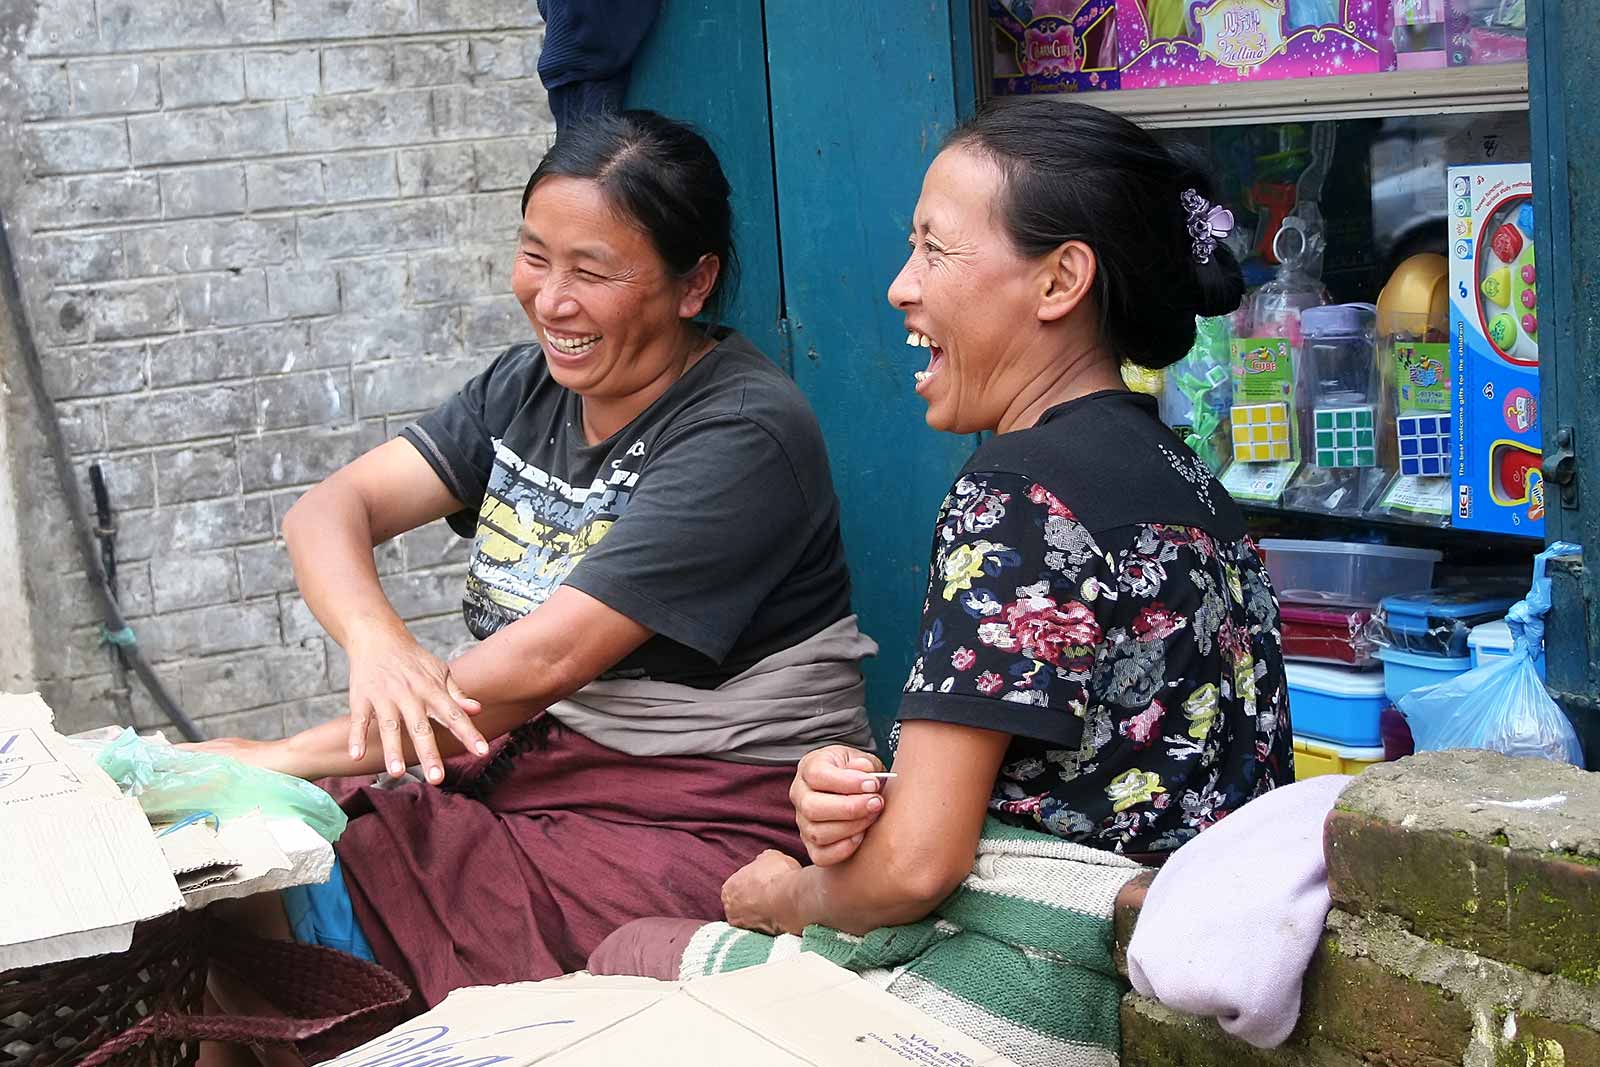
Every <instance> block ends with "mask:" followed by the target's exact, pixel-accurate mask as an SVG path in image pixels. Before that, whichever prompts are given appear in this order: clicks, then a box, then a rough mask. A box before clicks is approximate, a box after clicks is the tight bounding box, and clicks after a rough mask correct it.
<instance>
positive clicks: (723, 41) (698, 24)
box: [627, 0, 794, 373]
mask: <svg viewBox="0 0 1600 1067" xmlns="http://www.w3.org/2000/svg"><path fill="white" fill-rule="evenodd" d="M627 105H628V106H629V107H643V108H650V109H651V110H654V111H659V112H661V113H662V114H663V115H669V116H671V117H672V118H677V119H684V120H686V121H688V122H692V123H694V125H695V126H696V127H697V128H698V129H699V130H700V132H701V133H703V134H705V136H706V139H707V140H708V141H710V142H711V146H712V147H713V148H714V149H716V152H717V156H718V157H719V158H720V159H721V160H722V168H723V170H724V171H725V172H726V173H727V175H728V184H729V185H731V186H732V187H733V230H734V232H733V244H734V251H735V254H736V255H737V256H738V259H739V273H740V278H739V286H738V290H737V292H735V293H734V294H733V298H732V300H731V301H730V302H729V304H728V306H727V308H726V309H725V311H724V313H723V315H722V318H723V321H725V322H728V323H731V324H733V325H735V326H737V327H738V328H739V329H740V330H742V331H743V332H744V333H745V335H746V336H748V337H749V338H750V339H751V340H752V341H754V342H755V343H756V346H757V347H758V348H760V349H761V351H763V352H765V353H766V354H767V355H769V356H771V357H772V358H773V359H774V360H775V361H777V362H778V363H779V364H780V365H781V366H782V367H783V369H784V370H786V371H790V372H791V373H792V372H793V369H794V368H793V365H792V362H791V356H790V353H789V348H788V344H787V340H786V337H785V335H784V332H783V284H782V277H781V273H780V272H781V264H780V262H779V258H778V209H777V201H776V197H777V191H776V189H774V187H773V180H772V122H771V107H770V106H769V102H768V99H767V50H766V27H765V21H764V19H763V17H762V4H761V0H667V2H666V3H663V4H662V8H661V13H660V15H659V16H658V17H657V18H656V22H655V25H654V26H653V27H651V30H650V33H649V35H648V36H647V37H646V38H645V41H644V45H643V46H642V47H641V48H640V50H639V55H638V57H637V58H636V59H635V60H634V64H633V77H632V79H631V81H630V83H629V87H628V98H627Z"/></svg>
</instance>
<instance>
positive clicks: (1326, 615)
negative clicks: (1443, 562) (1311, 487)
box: [1261, 540, 1439, 778]
mask: <svg viewBox="0 0 1600 1067" xmlns="http://www.w3.org/2000/svg"><path fill="white" fill-rule="evenodd" d="M1261 548H1262V551H1263V552H1265V553H1266V557H1267V571H1268V573H1270V574H1271V576H1272V584H1273V586H1274V588H1275V589H1276V591H1277V594H1278V601H1279V604H1280V606H1281V608H1282V631H1283V650H1284V658H1285V659H1286V660H1288V663H1287V664H1286V669H1287V673H1288V679H1289V718H1290V721H1291V722H1292V723H1293V724H1294V737H1295V740H1294V750H1295V773H1296V775H1297V776H1298V777H1300V778H1311V777H1314V776H1316V775H1319V774H1358V773H1360V772H1361V770H1363V769H1364V768H1366V767H1370V766H1371V765H1372V764H1374V763H1381V762H1382V761H1383V760H1384V758H1385V755H1384V737H1383V723H1382V720H1383V717H1384V712H1385V710H1386V709H1387V708H1388V706H1389V697H1388V694H1387V692H1386V691H1385V687H1384V672H1383V671H1382V670H1379V669H1378V668H1379V667H1381V666H1382V664H1381V663H1380V662H1379V660H1378V659H1377V653H1378V652H1379V649H1378V648H1377V646H1376V645H1375V644H1374V643H1373V641H1372V639H1371V636H1370V630H1371V627H1370V626H1369V625H1368V624H1369V622H1370V620H1371V618H1372V615H1373V612H1374V611H1375V610H1376V609H1377V608H1378V605H1379V604H1380V603H1381V602H1382V601H1383V599H1384V598H1385V597H1387V596H1391V595H1393V594H1396V593H1401V592H1407V591H1411V590H1415V589H1426V588H1428V587H1429V586H1431V585H1432V584H1433V567H1434V564H1436V563H1437V562H1438V561H1439V553H1438V552H1434V551H1432V550H1430V549H1418V548H1397V547H1392V546H1389V545H1364V544H1349V543H1345V542H1340V541H1291V540H1265V541H1262V542H1261Z"/></svg>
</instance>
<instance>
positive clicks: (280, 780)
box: [95, 730, 346, 844]
mask: <svg viewBox="0 0 1600 1067" xmlns="http://www.w3.org/2000/svg"><path fill="white" fill-rule="evenodd" d="M95 762H96V763H98V764H99V765H100V769H101V770H103V771H105V772H106V773H107V774H109V775H110V776H111V778H112V780H113V781H115V782H116V783H117V785H118V786H119V787H120V788H121V789H122V791H123V793H125V794H127V795H128V796H131V797H135V798H137V799H138V801H139V806H140V807H141V808H143V809H144V813H145V815H146V816H148V817H149V819H150V821H151V822H156V823H161V822H177V821H178V820H179V819H183V818H186V817H188V816H191V815H196V814H199V813H201V812H210V813H211V814H213V815H215V816H216V817H217V818H219V819H222V820H227V819H232V818H237V817H239V816H241V815H248V814H250V813H251V812H254V811H259V812H261V814H263V815H286V816H293V817H294V818H297V819H299V820H300V821H301V822H304V823H305V824H306V825H307V826H309V827H311V828H312V829H313V830H315V831H316V832H317V833H318V834H320V835H322V837H323V839H324V840H326V841H327V842H328V843H329V844H332V843H333V842H335V841H337V840H339V835H340V834H342V833H344V825H345V821H346V820H345V817H344V812H342V811H340V810H339V805H338V804H336V803H334V800H333V798H332V797H330V796H329V795H328V794H327V793H325V792H323V791H322V790H321V789H318V788H317V787H316V786H314V785H312V784H311V783H310V782H306V781H302V780H301V779H299V778H292V777H290V776H289V775H287V774H279V773H278V772H277V771H268V770H263V769H262V768H260V767H252V766H250V765H249V764H245V763H240V762H239V761H238V760H236V759H231V758H229V757H227V756H218V755H214V754H212V753H209V752H190V751H186V750H184V749H180V748H174V747H172V746H171V745H167V744H161V743H158V742H152V741H146V740H145V739H144V738H142V737H140V736H139V735H138V734H136V733H134V732H133V731H132V730H123V731H122V733H120V734H118V735H117V738H116V740H114V741H112V742H111V743H110V744H108V745H106V746H105V747H104V748H103V749H101V750H100V752H99V753H98V754H97V755H96V756H95Z"/></svg>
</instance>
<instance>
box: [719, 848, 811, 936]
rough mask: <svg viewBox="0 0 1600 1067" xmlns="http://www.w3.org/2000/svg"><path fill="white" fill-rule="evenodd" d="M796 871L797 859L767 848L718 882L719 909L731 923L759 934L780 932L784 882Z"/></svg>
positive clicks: (781, 927) (797, 868)
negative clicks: (720, 897) (720, 908)
mask: <svg viewBox="0 0 1600 1067" xmlns="http://www.w3.org/2000/svg"><path fill="white" fill-rule="evenodd" d="M798 870H800V861H799V860H796V859H795V858H794V857H792V856H785V855H784V854H783V853H782V852H775V851H773V850H772V849H768V850H767V851H765V852H763V853H762V854H761V855H759V856H757V857H756V858H755V859H753V860H751V861H750V862H749V863H747V864H745V865H744V866H743V867H741V868H740V869H739V870H737V871H735V872H734V873H733V875H732V876H731V877H730V878H729V879H728V880H727V881H726V882H723V883H722V911H723V914H724V915H726V916H727V918H728V923H729V925H731V926H737V927H739V928H740V929H742V930H756V931H758V932H760V933H763V934H781V933H783V932H784V929H783V924H782V922H781V920H780V919H779V911H780V906H781V902H782V900H783V896H784V883H785V882H787V880H788V879H789V878H791V877H792V876H793V875H794V873H795V872H796V871H798Z"/></svg>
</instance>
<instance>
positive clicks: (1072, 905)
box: [679, 819, 1143, 1067]
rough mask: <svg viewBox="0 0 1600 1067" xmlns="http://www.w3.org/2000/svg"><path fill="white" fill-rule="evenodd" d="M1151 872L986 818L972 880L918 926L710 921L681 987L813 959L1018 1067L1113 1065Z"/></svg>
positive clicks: (687, 957) (683, 970) (687, 952)
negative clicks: (1129, 942) (1135, 891)
mask: <svg viewBox="0 0 1600 1067" xmlns="http://www.w3.org/2000/svg"><path fill="white" fill-rule="evenodd" d="M1142 869H1143V868H1141V867H1140V866H1139V865H1138V864H1137V863H1134V862H1133V861H1132V860H1129V859H1126V858H1124V857H1122V856H1117V855H1114V854H1112V853H1109V852H1102V851H1099V850H1097V849H1091V848H1086V847H1084V846H1082V845H1075V844H1071V843H1069V842H1066V841H1062V840H1060V839H1059V838H1055V837H1051V836H1050V835H1048V834H1044V833H1040V832H1038V831H1034V830H1025V829H1022V828H1020V827H1015V826H1008V825H1006V824H1005V823H1001V822H998V821H996V820H994V819H990V820H988V821H987V822H986V823H985V824H984V828H983V839H982V840H981V841H980V842H979V844H978V856H977V860H976V861H975V862H974V863H973V866H972V873H971V874H969V875H968V876H967V878H966V880H965V881H964V882H962V884H961V887H960V888H959V889H957V890H956V891H955V892H954V893H952V894H951V895H950V897H949V898H948V899H946V900H945V902H944V903H943V904H941V905H939V907H938V908H937V909H935V911H934V913H933V914H932V915H930V916H929V917H928V918H926V919H924V920H922V921H921V922H916V923H911V924H909V925H906V926H888V927H883V928H881V929H878V930H873V931H871V932H870V933H868V934H867V935H866V936H865V937H854V936H851V935H849V934H845V933H841V932H839V931H838V930H834V929H831V928H829V927H826V926H810V927H807V928H806V930H805V933H804V934H803V935H802V936H800V937H795V936H793V935H791V934H785V935H783V936H781V937H768V936H767V935H765V934H757V933H752V932H751V931H748V930H739V929H736V928H734V927H732V926H729V925H728V924H727V923H720V922H719V923H710V924H708V925H706V926H703V927H701V928H700V929H699V930H698V931H696V932H695V935H694V937H693V938H692V939H691V940H690V942H689V945H688V947H686V948H685V949H684V953H683V959H682V961H681V962H680V964H679V977H680V978H684V979H688V978H697V977H700V976H703V975H708V974H718V973H721V972H724V971H736V970H739V969H741V968H744V967H754V966H756V965H757V964H762V963H768V962H772V961H776V960H781V959H787V958H789V957H791V956H794V955H796V954H798V953H800V952H815V953H817V954H818V955H820V956H823V957H826V958H827V959H829V960H831V961H832V962H834V963H836V964H838V965H839V966H841V967H845V968H847V969H849V970H852V971H855V972H857V973H858V974H859V975H860V976H861V977H862V978H864V979H866V980H867V981H869V982H871V983H873V984H874V985H876V986H878V987H879V988H881V989H887V990H888V991H889V992H890V993H893V994H894V995H895V996H897V997H899V998H900V999H902V1000H905V1001H907V1002H909V1003H911V1004H914V1005H916V1006H917V1007H919V1008H921V1009H922V1010H923V1011H925V1012H927V1013H928V1014H930V1015H933V1016H935V1017H936V1018H938V1019H940V1020H942V1021H944V1022H946V1023H949V1024H950V1025H952V1026H954V1027H955V1028H956V1029H958V1030H960V1031H961V1032H962V1033H964V1034H966V1035H968V1036H969V1037H972V1038H974V1039H976V1040H978V1041H980V1042H982V1043H983V1044H984V1045H985V1046H987V1047H988V1048H990V1049H992V1050H993V1051H995V1052H998V1053H1000V1054H1002V1055H1004V1056H1008V1057H1010V1058H1011V1059H1012V1060H1014V1061H1016V1062H1017V1063H1018V1064H1020V1065H1022V1067H1034V1065H1037V1067H1046V1065H1048V1067H1117V1062H1118V1055H1119V1052H1120V1049H1121V1045H1122V1032H1121V1023H1120V1019H1119V1016H1118V1006H1119V1004H1120V1002H1121V999H1122V993H1123V990H1124V989H1125V988H1126V987H1125V985H1124V983H1123V981H1122V979H1121V978H1119V977H1118V975H1117V972H1116V967H1115V966H1114V964H1113V962H1112V955H1111V953H1112V940H1113V935H1112V910H1113V907H1114V906H1115V902H1116V898H1117V893H1118V892H1119V891H1120V890H1121V889H1122V887H1123V885H1124V884H1125V883H1126V882H1127V881H1128V880H1129V879H1130V878H1132V877H1133V876H1134V875H1136V874H1138V873H1139V872H1140V871H1141V870H1142Z"/></svg>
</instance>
